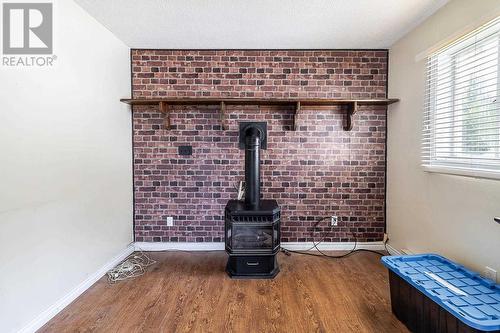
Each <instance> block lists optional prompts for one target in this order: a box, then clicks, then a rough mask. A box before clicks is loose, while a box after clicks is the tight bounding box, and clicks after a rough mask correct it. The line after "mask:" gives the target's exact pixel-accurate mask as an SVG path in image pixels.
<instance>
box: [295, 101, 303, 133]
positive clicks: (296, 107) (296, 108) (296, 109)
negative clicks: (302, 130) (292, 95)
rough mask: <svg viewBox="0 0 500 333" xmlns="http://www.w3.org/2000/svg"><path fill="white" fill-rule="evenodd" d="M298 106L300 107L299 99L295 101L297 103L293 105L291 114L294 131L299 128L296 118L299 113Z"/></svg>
mask: <svg viewBox="0 0 500 333" xmlns="http://www.w3.org/2000/svg"><path fill="white" fill-rule="evenodd" d="M300 108H301V105H300V101H297V104H296V106H295V113H294V115H293V130H294V131H296V130H297V129H298V128H299V124H298V121H297V118H298V117H299V113H300V111H301V109H300Z"/></svg>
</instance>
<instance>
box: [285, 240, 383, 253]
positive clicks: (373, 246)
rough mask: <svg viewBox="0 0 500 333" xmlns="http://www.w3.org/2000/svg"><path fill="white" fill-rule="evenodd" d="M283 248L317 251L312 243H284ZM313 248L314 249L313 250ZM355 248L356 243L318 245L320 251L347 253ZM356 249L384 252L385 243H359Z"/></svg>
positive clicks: (325, 243) (323, 243)
mask: <svg viewBox="0 0 500 333" xmlns="http://www.w3.org/2000/svg"><path fill="white" fill-rule="evenodd" d="M281 246H282V247H283V248H284V249H287V250H293V251H306V250H311V251H316V249H315V248H314V244H313V243H312V242H284V243H281ZM311 248H312V249H311ZM353 248H354V242H322V243H320V244H318V249H319V250H320V251H347V250H352V249H353ZM356 249H365V250H375V251H380V250H384V243H382V242H364V243H363V242H358V243H357V244H356Z"/></svg>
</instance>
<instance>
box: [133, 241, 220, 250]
mask: <svg viewBox="0 0 500 333" xmlns="http://www.w3.org/2000/svg"><path fill="white" fill-rule="evenodd" d="M134 246H135V249H136V251H141V250H142V251H145V252H149V251H150V252H154V251H169V250H172V251H224V249H225V248H224V242H217V243H191V242H186V243H182V242H135V243H134Z"/></svg>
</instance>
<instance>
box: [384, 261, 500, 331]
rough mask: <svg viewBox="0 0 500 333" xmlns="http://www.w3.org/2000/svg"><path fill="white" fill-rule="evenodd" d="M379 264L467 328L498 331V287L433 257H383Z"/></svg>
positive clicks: (461, 268)
mask: <svg viewBox="0 0 500 333" xmlns="http://www.w3.org/2000/svg"><path fill="white" fill-rule="evenodd" d="M382 263H383V264H384V265H385V266H386V267H387V268H388V269H390V270H391V271H393V272H394V273H396V274H397V275H399V276H400V277H401V278H402V279H404V280H405V281H406V282H408V283H409V284H411V285H412V286H413V287H415V288H416V289H418V290H419V291H421V292H422V293H423V294H424V295H426V296H427V297H429V298H430V299H432V300H433V301H434V302H436V303H437V304H439V305H440V306H441V307H443V308H444V309H446V310H447V311H448V312H449V313H451V314H452V315H454V316H455V317H457V318H458V319H459V320H460V321H462V322H463V323H465V324H467V325H468V326H470V327H472V328H475V329H478V330H482V331H496V330H500V285H498V284H495V283H494V282H493V281H491V280H488V279H485V278H482V277H481V276H479V274H478V273H475V272H473V271H470V270H468V269H467V268H465V267H463V266H461V265H458V264H456V263H454V262H453V261H450V260H448V259H446V258H444V257H442V256H440V255H437V254H421V255H410V256H385V257H382Z"/></svg>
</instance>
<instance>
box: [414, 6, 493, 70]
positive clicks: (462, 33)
mask: <svg viewBox="0 0 500 333" xmlns="http://www.w3.org/2000/svg"><path fill="white" fill-rule="evenodd" d="M499 15H500V6H499V7H497V8H495V9H493V10H492V11H491V12H489V13H488V14H486V15H483V16H481V17H480V18H479V19H477V20H474V21H473V22H472V23H470V24H468V25H466V26H465V27H463V28H462V29H460V30H458V31H456V32H454V33H452V34H451V35H449V36H448V37H446V38H443V39H442V40H441V41H439V42H437V43H436V44H434V45H433V46H431V47H429V48H427V49H426V50H424V51H422V52H420V53H418V54H417V55H416V56H415V62H419V61H422V60H424V59H425V58H427V56H429V55H430V54H432V53H434V52H436V51H438V50H439V49H441V48H443V47H445V46H446V45H448V44H451V43H453V42H454V41H456V40H457V39H459V38H462V37H463V36H465V35H467V34H469V33H471V32H472V31H474V30H476V29H478V28H480V27H481V26H483V25H485V24H486V23H488V22H489V21H492V20H494V19H495V18H496V17H498V16H499Z"/></svg>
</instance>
